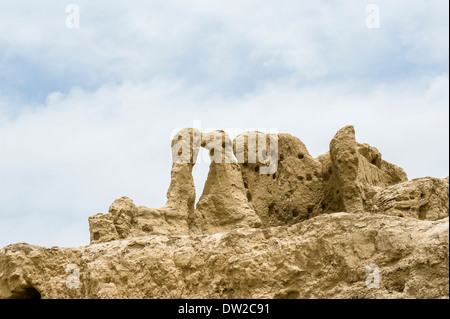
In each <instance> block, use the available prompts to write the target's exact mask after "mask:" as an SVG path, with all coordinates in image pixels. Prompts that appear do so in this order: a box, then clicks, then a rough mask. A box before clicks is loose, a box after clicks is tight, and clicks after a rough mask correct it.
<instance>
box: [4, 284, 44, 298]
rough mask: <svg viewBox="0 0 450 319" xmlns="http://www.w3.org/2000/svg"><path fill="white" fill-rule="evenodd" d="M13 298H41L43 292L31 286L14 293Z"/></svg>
mask: <svg viewBox="0 0 450 319" xmlns="http://www.w3.org/2000/svg"><path fill="white" fill-rule="evenodd" d="M11 299H41V293H40V292H39V291H38V290H37V289H36V288H34V287H33V286H29V287H26V288H23V289H21V290H20V291H18V292H15V293H13V294H12V296H11Z"/></svg>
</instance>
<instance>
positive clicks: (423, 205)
mask: <svg viewBox="0 0 450 319" xmlns="http://www.w3.org/2000/svg"><path fill="white" fill-rule="evenodd" d="M448 203H449V179H448V177H447V178H445V179H439V178H432V177H424V178H417V179H413V180H411V181H408V182H404V183H401V184H397V185H394V186H389V187H386V188H384V189H383V190H381V191H380V192H379V193H377V195H376V196H375V198H374V206H373V212H374V213H381V214H386V215H392V216H399V217H411V218H417V219H426V220H437V219H441V218H445V217H448Z"/></svg>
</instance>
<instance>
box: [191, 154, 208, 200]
mask: <svg viewBox="0 0 450 319" xmlns="http://www.w3.org/2000/svg"><path fill="white" fill-rule="evenodd" d="M210 164H211V159H210V157H209V151H208V150H207V149H205V148H203V147H202V148H200V149H199V152H198V158H197V162H196V163H195V165H194V167H193V168H192V177H193V178H194V185H195V203H198V201H199V199H200V197H201V195H202V193H203V189H204V187H205V183H206V180H207V178H208V173H209V166H210Z"/></svg>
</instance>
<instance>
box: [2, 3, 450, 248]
mask: <svg viewBox="0 0 450 319" xmlns="http://www.w3.org/2000/svg"><path fill="white" fill-rule="evenodd" d="M69 3H70V2H67V3H66V2H61V1H55V0H42V1H39V2H32V3H30V2H29V1H24V0H17V1H14V2H11V1H9V2H8V1H2V2H1V3H0V29H1V30H7V32H1V33H0V247H1V246H4V245H6V244H9V243H12V242H16V241H28V242H30V243H34V244H41V245H49V246H52V245H66V246H70V245H73V246H75V245H81V244H87V243H88V239H89V238H88V232H87V217H88V216H89V215H92V214H95V213H98V212H106V211H107V209H108V206H109V204H110V203H111V202H112V201H113V200H114V199H115V198H117V197H120V196H122V195H127V196H129V197H131V198H132V199H134V200H135V203H136V204H138V205H146V206H149V207H159V206H162V205H163V204H164V202H165V193H166V190H167V187H168V186H169V182H170V181H169V176H170V166H171V163H170V148H169V146H170V133H171V131H172V130H173V129H174V128H177V127H190V126H192V125H193V123H194V121H196V120H201V121H202V122H201V125H202V128H203V129H206V128H222V129H224V128H241V129H247V128H255V129H259V128H268V129H269V128H276V129H278V130H279V131H280V132H287V133H291V134H293V135H295V136H297V137H299V138H300V139H301V140H302V141H303V142H304V143H305V144H306V146H307V147H308V149H309V150H310V153H311V154H312V155H314V156H317V155H319V154H321V153H324V152H326V151H327V150H328V144H329V141H330V140H331V138H332V137H333V135H334V134H335V132H336V131H337V130H338V129H339V128H340V127H342V126H344V125H347V124H354V125H355V127H356V130H357V138H358V140H359V141H361V142H368V143H370V144H372V145H374V146H376V147H377V148H379V150H380V151H381V152H382V154H383V155H384V158H385V159H386V160H388V161H390V162H393V163H395V164H398V165H400V166H402V167H403V168H405V170H406V171H407V173H408V175H409V177H410V178H411V177H420V176H424V175H431V176H437V177H445V176H446V175H448V129H449V124H448V102H449V93H448V92H449V91H448V82H449V80H448V79H449V76H448V2H446V1H437V0H436V1H416V2H414V4H412V3H411V2H408V1H395V2H392V1H384V0H383V1H378V4H379V6H380V14H381V28H380V29H376V30H374V29H367V28H366V27H365V18H366V15H367V13H366V12H365V6H366V5H367V4H369V2H368V3H364V2H362V3H358V4H355V2H354V1H341V2H339V3H336V2H330V1H327V2H325V3H320V4H319V3H316V2H308V3H305V2H299V1H293V0H285V1H278V2H277V3H275V2H273V1H262V0H251V1H234V0H233V1H227V2H223V1H218V0H208V1H206V0H203V1H202V0H191V1H184V0H183V1H181V0H170V1H169V0H164V1H154V2H152V4H151V5H149V4H144V3H143V2H142V1H134V0H129V1H126V2H125V1H119V0H114V1H110V2H108V4H100V3H98V2H95V3H94V2H92V1H85V0H79V1H75V3H77V4H79V6H80V10H81V11H80V13H81V28H80V29H77V30H69V29H67V28H66V27H65V18H66V12H65V7H66V5H67V4H69ZM207 170H208V165H207V163H203V164H202V165H200V164H198V165H196V167H195V168H194V173H195V180H196V185H197V190H198V192H200V191H201V188H202V186H203V182H204V180H205V178H206V174H207Z"/></svg>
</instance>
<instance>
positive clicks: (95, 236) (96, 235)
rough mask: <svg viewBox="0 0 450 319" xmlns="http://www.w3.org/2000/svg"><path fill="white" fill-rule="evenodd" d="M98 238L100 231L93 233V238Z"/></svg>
mask: <svg viewBox="0 0 450 319" xmlns="http://www.w3.org/2000/svg"><path fill="white" fill-rule="evenodd" d="M99 239H100V233H99V232H95V233H94V240H99Z"/></svg>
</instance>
